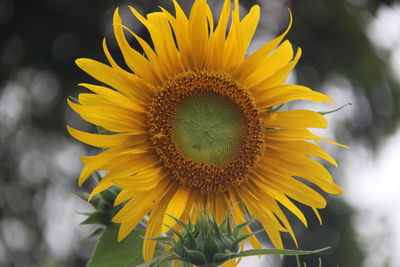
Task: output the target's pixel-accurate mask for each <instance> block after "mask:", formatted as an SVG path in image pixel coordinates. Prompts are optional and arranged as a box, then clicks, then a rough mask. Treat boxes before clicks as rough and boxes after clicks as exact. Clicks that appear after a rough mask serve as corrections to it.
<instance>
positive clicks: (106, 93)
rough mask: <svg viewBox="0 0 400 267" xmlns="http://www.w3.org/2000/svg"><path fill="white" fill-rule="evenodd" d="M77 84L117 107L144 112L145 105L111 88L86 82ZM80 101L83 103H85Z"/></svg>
mask: <svg viewBox="0 0 400 267" xmlns="http://www.w3.org/2000/svg"><path fill="white" fill-rule="evenodd" d="M79 86H83V87H85V88H87V89H89V90H90V91H92V92H94V93H96V94H97V95H98V96H100V97H102V98H103V99H105V100H106V101H107V102H109V103H112V104H114V105H115V106H117V107H121V108H125V109H128V110H132V111H135V112H146V108H145V106H143V105H142V104H141V103H140V102H137V101H134V100H133V99H132V98H129V97H126V96H124V95H122V94H120V93H118V92H116V91H114V90H112V89H109V88H106V87H103V86H98V85H93V84H87V83H81V84H79ZM81 95H82V94H80V95H79V96H81ZM80 103H81V104H83V105H85V103H82V102H80ZM108 105H110V104H108Z"/></svg>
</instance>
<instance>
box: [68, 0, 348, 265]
mask: <svg viewBox="0 0 400 267" xmlns="http://www.w3.org/2000/svg"><path fill="white" fill-rule="evenodd" d="M173 3H174V8H175V15H173V14H171V13H170V12H168V11H167V10H165V9H163V8H161V11H160V12H155V13H150V14H147V16H146V17H143V16H142V15H141V14H140V13H139V12H138V11H137V10H135V9H134V8H133V7H130V10H131V11H132V13H133V15H134V16H135V17H136V18H137V19H138V20H139V21H140V22H141V23H143V25H144V26H145V27H146V28H147V30H148V32H149V34H150V37H151V40H152V44H149V43H147V42H146V41H144V40H143V39H142V38H141V37H140V36H138V35H137V34H135V33H134V32H132V31H131V30H130V29H128V28H126V27H125V26H123V24H122V22H121V18H120V16H119V13H118V9H117V10H116V11H115V13H114V18H113V28H114V33H115V37H116V40H117V42H118V45H119V47H120V49H121V52H122V55H123V58H124V60H125V63H126V65H127V67H128V68H129V70H125V69H123V68H121V67H120V66H119V65H118V64H117V63H116V62H115V61H114V59H113V58H112V56H111V55H110V52H109V50H108V48H107V44H106V41H105V40H104V41H103V48H104V53H105V55H106V57H107V59H108V62H109V65H106V64H102V63H100V62H97V61H94V60H91V59H86V58H81V59H78V60H77V61H76V63H77V65H78V66H79V67H80V68H81V69H82V70H83V71H85V72H86V73H88V74H89V75H91V76H92V77H94V78H95V79H97V80H98V81H99V82H101V83H103V84H104V85H93V84H81V85H82V86H83V87H85V88H87V89H88V90H90V91H91V92H92V93H81V94H79V99H78V101H77V102H72V101H68V103H69V105H70V106H71V108H72V109H73V110H74V111H75V112H77V113H79V114H80V116H81V117H82V118H83V119H84V120H86V121H88V122H90V123H92V124H95V125H97V126H100V127H102V128H104V129H106V130H107V131H109V132H112V134H92V133H86V132H82V131H79V130H76V129H73V128H71V127H68V131H69V133H70V134H71V135H72V136H73V137H75V138H76V139H78V140H80V141H82V142H84V143H87V144H89V145H92V146H95V147H99V148H103V149H104V150H103V151H102V152H101V153H99V154H97V155H95V156H87V157H81V160H82V162H83V163H84V164H85V166H84V168H83V170H82V172H81V174H80V177H79V184H80V185H81V184H82V183H83V182H85V181H86V180H87V179H88V177H89V176H90V175H91V174H92V173H93V172H94V171H96V170H103V171H105V172H106V174H105V176H104V178H103V179H102V180H101V182H100V183H99V184H98V185H97V186H96V187H95V188H94V190H93V191H92V193H91V195H90V197H93V196H94V195H96V194H98V193H99V192H101V191H103V190H105V189H107V188H109V187H110V186H113V185H115V186H118V187H120V188H121V189H122V191H121V192H120V194H119V195H118V197H117V199H116V201H115V205H119V204H122V203H125V205H124V206H123V208H122V209H121V210H120V211H119V212H118V213H117V214H116V215H115V217H114V218H113V221H114V222H116V223H120V224H121V225H120V230H119V236H118V239H119V240H122V239H123V238H125V237H126V236H127V235H128V234H129V232H130V231H132V230H133V229H134V228H135V227H136V226H137V224H138V223H139V222H140V221H141V220H142V219H143V217H144V216H146V215H147V214H149V213H150V215H149V220H148V224H147V228H146V232H145V239H144V245H143V255H144V259H145V260H149V259H151V258H152V257H153V253H154V248H155V242H154V241H153V240H150V239H148V238H154V237H157V236H159V235H160V234H161V233H163V232H166V231H168V227H166V226H165V225H164V224H166V225H169V226H172V227H174V226H176V225H175V221H174V220H173V219H171V217H169V216H166V214H169V215H172V216H174V217H176V218H180V219H182V220H184V221H187V220H188V218H191V219H193V220H195V219H196V211H198V210H199V208H200V209H206V210H207V211H208V212H209V213H211V214H212V215H213V216H214V217H215V218H216V220H217V222H218V223H220V222H221V221H222V220H223V219H224V218H225V217H226V216H227V213H228V212H229V211H231V213H232V218H233V222H232V223H234V224H240V223H243V222H244V221H245V220H246V214H248V213H249V214H251V215H252V216H254V217H255V218H256V219H257V220H258V221H259V222H260V223H261V224H262V226H263V227H264V229H265V231H266V233H267V234H268V236H269V238H270V240H271V242H272V243H273V245H274V246H275V247H277V248H282V247H283V244H282V239H281V232H288V233H289V234H290V235H291V236H292V238H293V240H294V241H295V242H296V238H295V235H294V232H293V229H292V227H291V225H290V223H289V221H288V219H287V218H286V216H285V213H284V212H283V211H282V208H281V207H282V206H284V207H286V208H287V209H288V210H290V211H291V212H292V213H294V214H295V215H296V216H297V217H298V218H299V220H300V221H301V222H303V223H304V224H305V225H306V226H307V221H306V218H305V216H304V215H303V213H302V212H301V211H300V210H299V208H298V207H297V206H296V205H295V204H294V202H293V200H295V201H297V202H300V203H303V204H305V205H308V206H309V207H311V208H312V209H313V210H314V212H315V213H316V214H317V216H318V218H319V220H320V216H319V215H318V209H321V208H324V207H325V206H326V201H325V199H324V198H323V197H322V196H321V195H320V193H318V192H317V191H316V190H314V189H312V188H310V187H309V186H308V184H309V182H310V183H313V184H315V185H316V186H318V187H319V188H320V189H322V190H323V191H325V192H327V193H329V194H340V193H341V192H342V190H341V189H340V187H339V186H337V185H336V184H335V183H334V182H333V180H332V177H331V175H330V174H329V172H328V171H327V170H326V169H325V167H323V166H322V165H321V164H320V163H319V162H317V161H315V160H314V159H313V158H310V157H309V156H313V157H319V158H321V159H324V160H326V161H327V162H330V163H332V164H333V165H335V166H337V163H336V162H335V160H334V159H333V158H332V157H330V156H329V155H328V154H327V153H326V152H324V151H323V150H322V149H321V148H320V146H319V145H318V144H319V142H320V140H325V141H328V142H331V143H334V142H332V141H329V140H326V139H324V138H322V137H319V136H317V135H314V134H313V133H311V132H310V131H309V130H308V129H307V128H325V127H326V126H327V122H326V120H325V119H324V117H323V116H322V115H321V114H319V113H317V112H314V111H309V110H288V111H277V108H276V107H277V106H280V105H282V104H284V103H286V102H289V101H293V100H310V101H315V102H332V100H331V99H330V98H329V97H328V96H326V95H324V94H321V93H319V92H316V91H313V90H311V89H309V88H307V87H304V86H301V85H295V84H284V81H285V80H286V78H287V76H288V74H289V72H290V71H291V70H292V69H293V67H294V66H295V65H296V63H297V62H298V60H299V58H300V56H301V49H300V48H298V49H297V50H296V51H295V52H294V49H293V47H292V45H291V43H290V42H289V41H287V40H285V41H283V39H284V37H285V35H286V34H287V32H288V31H289V29H290V27H291V21H292V18H291V16H290V23H289V26H288V27H287V29H286V30H285V31H284V32H283V33H282V34H281V35H280V36H279V37H277V38H276V39H273V40H272V41H270V42H268V43H267V44H265V45H264V46H262V47H261V48H260V49H258V50H257V51H256V52H254V53H253V54H251V55H247V54H246V52H247V48H248V46H249V43H250V41H251V39H252V37H253V35H254V32H255V30H256V27H257V24H258V21H259V18H260V8H259V6H257V5H255V6H253V7H252V8H251V9H250V11H249V13H248V14H247V15H245V16H244V17H243V18H241V16H240V14H239V9H240V6H239V2H238V0H235V1H234V4H233V7H231V1H230V0H225V1H224V4H223V8H222V11H221V13H220V15H219V20H218V23H215V24H214V19H213V14H212V11H211V9H210V7H209V6H208V4H207V2H206V0H195V1H194V3H193V6H192V9H191V12H190V15H189V16H186V15H185V13H184V12H183V10H182V8H181V7H180V5H179V4H178V3H177V2H176V1H173ZM229 20H231V22H230V23H228V21H229ZM125 34H130V35H132V36H133V37H134V39H135V40H136V41H137V42H138V44H139V45H140V46H141V48H142V49H143V52H142V51H140V52H139V51H136V50H135V49H133V48H132V47H131V46H130V44H129V43H128V41H127V39H126V36H125ZM334 144H337V143H334ZM337 145H339V144H337ZM300 178H301V179H300ZM163 223H164V224H163ZM245 231H247V232H248V233H250V232H251V229H250V228H247V229H246V230H245ZM250 242H251V244H252V246H253V247H254V248H260V243H259V241H258V240H257V238H256V237H254V236H253V237H251V239H250Z"/></svg>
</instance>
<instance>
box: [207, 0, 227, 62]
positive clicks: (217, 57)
mask: <svg viewBox="0 0 400 267" xmlns="http://www.w3.org/2000/svg"><path fill="white" fill-rule="evenodd" d="M230 11H231V1H230V0H225V1H224V5H223V7H222V10H221V14H220V16H219V21H218V25H217V28H216V29H215V31H214V32H212V33H211V36H210V42H209V49H208V53H207V55H206V56H207V59H206V65H207V67H208V68H210V69H215V70H221V61H222V58H223V55H224V47H225V36H226V27H227V24H228V19H229V13H230Z"/></svg>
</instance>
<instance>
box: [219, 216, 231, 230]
mask: <svg viewBox="0 0 400 267" xmlns="http://www.w3.org/2000/svg"><path fill="white" fill-rule="evenodd" d="M230 217H231V214H230V212H229V213H228V215H227V216H226V218H225V219H224V220H223V221H222V223H221V225H220V228H221V230H223V231H225V233H228V234H229V235H230V234H231V233H232V229H231V223H230V220H229V218H230Z"/></svg>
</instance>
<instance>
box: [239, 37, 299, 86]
mask: <svg viewBox="0 0 400 267" xmlns="http://www.w3.org/2000/svg"><path fill="white" fill-rule="evenodd" d="M292 58H293V48H292V45H291V44H290V42H289V41H287V40H286V41H284V42H283V43H282V44H281V45H280V46H279V47H278V48H277V49H276V50H275V51H273V52H272V53H271V54H270V55H269V56H268V57H266V58H265V59H264V60H261V59H260V60H261V61H262V63H261V64H260V66H259V67H258V68H257V69H255V70H254V71H253V73H251V74H250V75H248V76H245V77H243V76H240V78H239V79H240V81H241V83H242V84H244V86H246V87H248V88H252V87H254V86H256V85H258V84H260V83H261V82H262V81H264V80H265V79H267V78H269V77H270V76H272V75H273V74H274V73H276V72H277V71H278V70H279V69H281V68H282V67H284V66H286V65H288V64H289V62H290V61H291V60H292Z"/></svg>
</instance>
